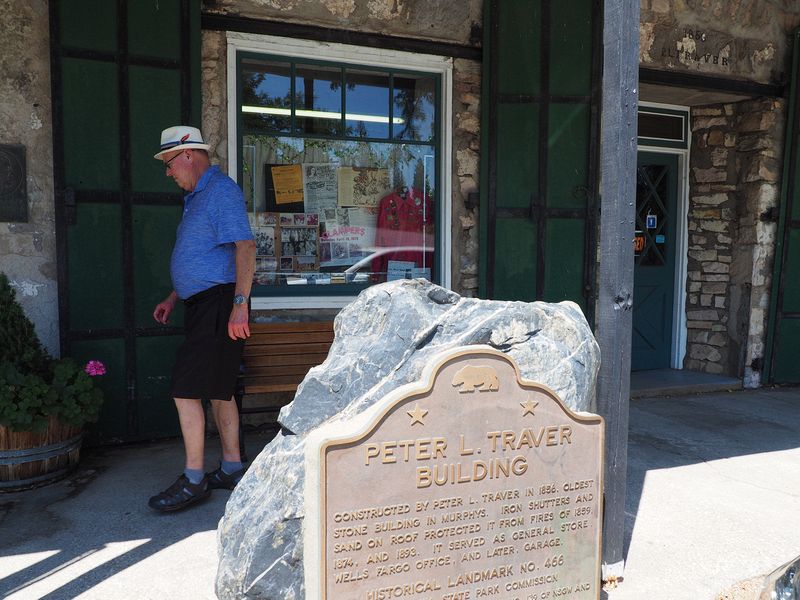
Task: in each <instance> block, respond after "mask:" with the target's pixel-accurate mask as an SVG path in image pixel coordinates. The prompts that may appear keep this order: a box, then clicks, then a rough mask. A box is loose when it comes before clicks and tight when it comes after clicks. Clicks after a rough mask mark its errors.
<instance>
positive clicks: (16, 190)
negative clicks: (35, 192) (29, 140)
mask: <svg viewBox="0 0 800 600" xmlns="http://www.w3.org/2000/svg"><path fill="white" fill-rule="evenodd" d="M25 179H26V177H25V146H22V145H19V144H0V222H6V223H27V222H28V192H27V185H26V182H25Z"/></svg>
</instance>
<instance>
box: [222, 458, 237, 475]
mask: <svg viewBox="0 0 800 600" xmlns="http://www.w3.org/2000/svg"><path fill="white" fill-rule="evenodd" d="M220 466H221V467H222V472H223V473H225V475H230V474H231V473H236V471H238V470H240V469H241V468H242V463H241V462H231V461H228V460H223V461H222V463H221V465H220Z"/></svg>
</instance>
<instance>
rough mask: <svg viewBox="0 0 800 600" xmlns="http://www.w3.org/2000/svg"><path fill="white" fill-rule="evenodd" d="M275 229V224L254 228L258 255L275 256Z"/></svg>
mask: <svg viewBox="0 0 800 600" xmlns="http://www.w3.org/2000/svg"><path fill="white" fill-rule="evenodd" d="M275 229H276V227H275V226H274V225H270V226H264V227H255V228H254V229H253V237H254V238H255V242H256V256H265V257H266V256H269V257H275Z"/></svg>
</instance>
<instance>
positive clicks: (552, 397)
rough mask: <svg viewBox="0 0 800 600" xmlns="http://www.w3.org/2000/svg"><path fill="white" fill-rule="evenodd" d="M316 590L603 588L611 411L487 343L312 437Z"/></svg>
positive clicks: (530, 595) (310, 528) (566, 593)
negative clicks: (546, 380) (575, 404)
mask: <svg viewBox="0 0 800 600" xmlns="http://www.w3.org/2000/svg"><path fill="white" fill-rule="evenodd" d="M306 448H307V455H306V457H307V458H306V460H307V470H306V488H305V490H306V508H307V511H306V524H305V525H306V527H305V543H304V554H305V560H304V564H305V569H306V571H305V582H306V593H307V598H309V599H312V598H314V599H323V598H324V599H327V600H334V599H335V600H338V599H348V600H349V599H357V600H390V599H394V598H404V599H412V600H414V599H417V600H423V599H429V598H436V599H437V600H438V599H448V600H464V599H468V598H469V599H474V598H482V597H489V598H500V599H507V600H515V599H519V600H522V599H525V600H548V599H549V598H570V599H572V600H589V599H592V600H596V599H597V598H599V593H600V592H599V588H598V582H599V581H600V546H601V543H600V542H601V515H602V506H601V501H602V489H603V488H602V485H603V484H602V474H603V468H602V453H603V420H602V418H601V417H599V416H597V415H593V414H589V413H575V412H573V411H571V410H569V409H568V408H567V407H566V406H565V405H564V404H563V403H562V402H561V400H560V399H559V398H558V396H557V395H556V393H555V392H553V391H552V390H550V389H549V388H547V387H545V386H543V385H541V384H537V383H535V382H532V381H526V380H523V379H522V378H521V376H520V374H519V370H518V368H517V366H516V364H515V363H514V362H513V360H512V359H511V358H509V357H508V356H507V355H505V354H503V353H502V352H499V351H497V350H494V349H492V348H489V347H485V346H480V347H477V348H476V347H470V348H461V349H458V350H457V351H451V352H448V353H445V354H443V355H440V356H439V358H438V360H437V361H434V362H432V364H431V365H430V366H429V367H428V369H427V370H426V372H425V374H423V376H422V378H421V380H420V381H419V382H418V383H416V384H411V385H407V386H404V387H402V388H400V389H398V390H395V391H394V392H392V393H390V394H389V395H388V396H386V397H385V398H384V399H382V400H381V401H379V402H378V403H376V404H375V405H373V406H371V407H370V408H369V409H367V410H366V411H364V412H363V413H361V414H360V415H358V417H356V418H353V419H351V420H338V421H337V422H335V423H331V424H329V425H324V426H322V427H320V428H319V429H318V430H317V431H316V432H315V434H314V435H313V436H312V437H310V438H309V442H308V444H307V446H306Z"/></svg>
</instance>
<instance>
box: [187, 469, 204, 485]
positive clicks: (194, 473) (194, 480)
mask: <svg viewBox="0 0 800 600" xmlns="http://www.w3.org/2000/svg"><path fill="white" fill-rule="evenodd" d="M183 474H184V475H186V479H188V480H189V483H191V484H192V485H197V484H198V483H200V482H201V481H203V477H205V476H206V474H205V473H203V469H184V470H183Z"/></svg>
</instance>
